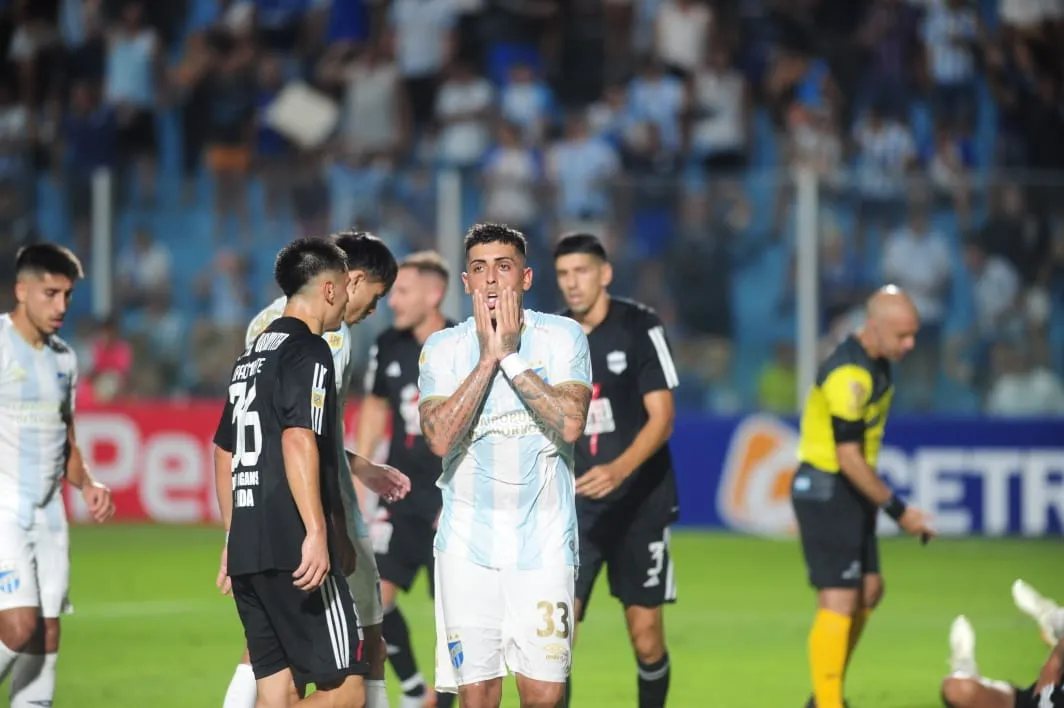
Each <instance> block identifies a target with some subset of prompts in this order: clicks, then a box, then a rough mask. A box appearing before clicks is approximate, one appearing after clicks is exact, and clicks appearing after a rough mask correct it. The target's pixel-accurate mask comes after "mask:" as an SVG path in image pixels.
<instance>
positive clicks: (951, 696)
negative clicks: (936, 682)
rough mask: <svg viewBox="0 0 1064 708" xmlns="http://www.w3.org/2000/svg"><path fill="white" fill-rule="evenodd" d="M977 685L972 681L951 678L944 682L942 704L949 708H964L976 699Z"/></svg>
mask: <svg viewBox="0 0 1064 708" xmlns="http://www.w3.org/2000/svg"><path fill="white" fill-rule="evenodd" d="M975 693H976V683H975V681H973V680H972V679H967V678H959V677H956V676H949V677H947V678H945V679H943V681H942V702H943V703H945V704H946V706H947V707H948V708H964V706H967V705H971V703H972V699H973V698H974V697H975Z"/></svg>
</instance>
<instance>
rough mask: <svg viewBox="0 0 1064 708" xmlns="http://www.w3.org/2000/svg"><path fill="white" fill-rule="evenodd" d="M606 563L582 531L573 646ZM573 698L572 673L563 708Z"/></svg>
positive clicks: (594, 544) (597, 548)
mask: <svg viewBox="0 0 1064 708" xmlns="http://www.w3.org/2000/svg"><path fill="white" fill-rule="evenodd" d="M603 562H604V556H603V549H602V546H601V544H600V543H598V541H597V539H595V538H593V537H592V536H591V535H590V534H588V533H585V532H583V531H581V534H580V569H579V571H578V572H577V574H576V583H575V599H574V601H573V616H574V617H576V623H574V625H573V639H572V641H573V645H574V646H575V644H576V635H577V627H578V626H579V623H580V622H583V621H584V614H585V613H586V612H587V608H588V604H589V603H590V602H591V591H592V590H594V589H595V579H596V578H598V574H599V572H600V571H601V570H602V564H603ZM572 697H573V678H572V672H571V671H570V675H569V676H567V677H566V678H565V701H564V702H563V704H562V706H563V708H569V704H570V701H571V700H572Z"/></svg>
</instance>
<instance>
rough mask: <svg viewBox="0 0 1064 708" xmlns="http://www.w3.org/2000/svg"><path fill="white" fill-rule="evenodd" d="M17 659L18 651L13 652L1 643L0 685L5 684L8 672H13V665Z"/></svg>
mask: <svg viewBox="0 0 1064 708" xmlns="http://www.w3.org/2000/svg"><path fill="white" fill-rule="evenodd" d="M17 658H18V652H17V651H11V650H10V649H8V648H7V645H6V644H4V643H3V642H0V683H3V682H4V679H6V678H7V672H8V671H10V670H11V665H12V664H14V663H15V659H17Z"/></svg>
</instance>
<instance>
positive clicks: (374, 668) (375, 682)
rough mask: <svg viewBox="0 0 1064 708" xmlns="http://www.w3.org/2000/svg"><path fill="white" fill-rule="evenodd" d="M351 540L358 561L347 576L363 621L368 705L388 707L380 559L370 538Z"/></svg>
mask: <svg viewBox="0 0 1064 708" xmlns="http://www.w3.org/2000/svg"><path fill="white" fill-rule="evenodd" d="M351 540H352V543H353V544H354V546H355V555H356V557H357V558H358V562H357V563H356V564H355V572H354V573H352V574H351V577H349V578H348V579H347V584H348V587H349V588H350V590H351V596H352V597H353V598H354V600H355V609H356V610H357V611H358V617H359V619H360V620H361V622H362V636H363V639H364V641H365V647H366V661H367V662H368V663H369V674H368V675H367V676H366V681H365V686H366V706H368V708H388V691H387V688H386V685H385V682H384V664H385V662H386V661H387V657H388V654H387V651H386V650H385V646H384V631H383V627H382V622H383V620H384V610H383V607H382V600H381V580H380V575H379V574H378V573H377V561H376V560H375V559H374V557H373V545H372V543H371V542H370V539H369V537H367V536H355V537H354V538H352V539H351Z"/></svg>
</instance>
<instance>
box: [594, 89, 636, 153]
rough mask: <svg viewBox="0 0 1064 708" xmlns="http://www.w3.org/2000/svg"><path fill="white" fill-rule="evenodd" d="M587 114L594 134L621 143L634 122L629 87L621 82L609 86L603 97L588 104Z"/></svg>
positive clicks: (614, 142)
mask: <svg viewBox="0 0 1064 708" xmlns="http://www.w3.org/2000/svg"><path fill="white" fill-rule="evenodd" d="M586 115H587V122H588V128H589V130H590V131H591V133H592V135H595V136H597V137H599V138H602V139H604V140H607V141H609V142H610V143H612V144H613V145H619V144H620V142H621V140H622V139H623V136H624V133H625V131H626V130H628V128H629V127H630V125H631V123H632V122H633V118H632V116H631V113H630V112H629V110H628V89H627V88H626V87H625V86H623V85H620V84H613V85H610V86H607V87H606V90H605V91H604V92H603V94H602V97H601V98H600V99H598V100H597V101H595V102H594V103H592V104H591V105H590V106H588V108H587V114H586Z"/></svg>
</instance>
